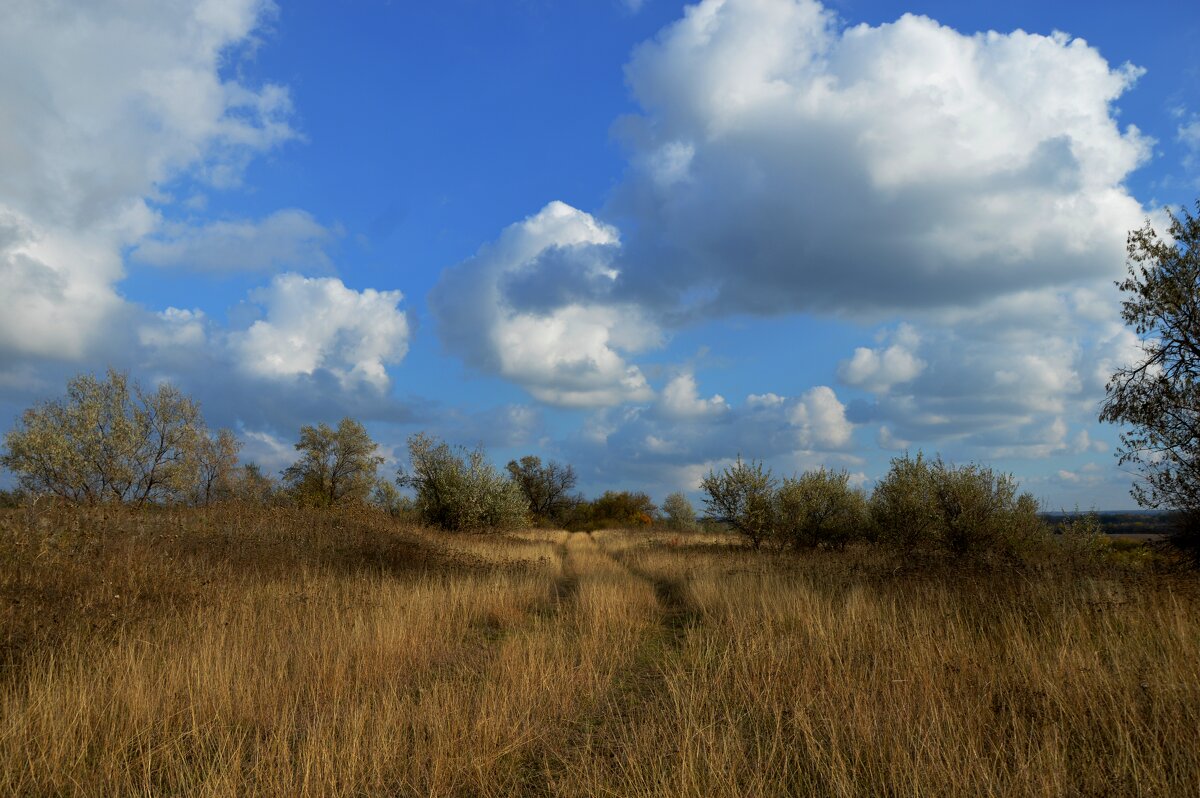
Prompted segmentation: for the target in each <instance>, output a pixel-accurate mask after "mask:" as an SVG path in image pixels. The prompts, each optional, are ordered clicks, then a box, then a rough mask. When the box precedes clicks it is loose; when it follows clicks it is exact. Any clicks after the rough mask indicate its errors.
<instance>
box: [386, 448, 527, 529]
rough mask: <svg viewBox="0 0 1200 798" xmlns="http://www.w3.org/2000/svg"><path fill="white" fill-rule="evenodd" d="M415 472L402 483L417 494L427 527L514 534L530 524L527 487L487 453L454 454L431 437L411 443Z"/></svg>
mask: <svg viewBox="0 0 1200 798" xmlns="http://www.w3.org/2000/svg"><path fill="white" fill-rule="evenodd" d="M408 459H409V464H410V467H411V469H412V470H411V471H410V472H405V471H401V472H400V474H399V475H398V476H397V478H396V482H397V484H399V485H400V486H401V487H407V488H411V489H412V490H413V491H414V492H415V493H416V502H415V505H416V510H417V512H418V513H419V514H420V516H421V519H422V520H423V521H425V523H427V524H430V525H432V526H438V527H441V528H442V529H449V530H454V531H462V530H485V529H511V528H514V527H518V526H521V525H522V524H524V523H525V522H526V521H527V516H528V513H529V502H528V501H527V500H526V498H525V494H524V493H523V492H522V490H521V487H520V486H519V485H518V484H517V483H516V482H515V481H513V480H512V479H510V478H509V477H507V476H505V475H504V474H503V473H502V472H501V471H500V470H499V469H497V468H496V467H495V466H494V465H492V463H491V462H489V461H488V459H487V455H486V453H485V452H484V451H483V449H482V448H476V449H472V450H469V451H468V450H466V449H464V448H462V447H458V449H457V450H456V449H452V448H451V447H450V445H449V444H447V443H446V442H444V441H441V440H439V439H437V438H434V437H432V436H429V435H426V434H425V433H423V432H422V433H418V434H416V435H413V436H411V437H410V438H409V439H408Z"/></svg>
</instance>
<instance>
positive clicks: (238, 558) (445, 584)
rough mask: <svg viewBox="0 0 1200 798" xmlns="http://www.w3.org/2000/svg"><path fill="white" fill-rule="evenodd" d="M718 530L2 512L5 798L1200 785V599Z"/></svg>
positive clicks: (1154, 588)
mask: <svg viewBox="0 0 1200 798" xmlns="http://www.w3.org/2000/svg"><path fill="white" fill-rule="evenodd" d="M893 557H894V555H886V554H884V553H881V552H879V551H872V550H868V549H855V548H851V549H850V550H848V551H846V552H840V553H822V552H817V553H812V554H806V555H794V554H779V553H755V552H752V551H750V550H748V549H746V548H744V547H742V546H741V545H740V543H739V542H738V541H737V540H735V539H732V538H727V537H723V536H721V535H714V534H698V535H672V534H665V533H664V534H658V533H647V532H625V531H605V532H596V533H592V534H585V533H574V534H571V533H566V532H555V531H527V532H523V533H519V534H510V535H495V536H483V535H462V536H450V535H445V534H440V533H433V532H429V531H424V530H419V529H413V528H406V527H401V526H396V525H394V524H392V523H391V522H390V521H388V520H387V519H386V518H384V517H382V516H379V515H376V514H369V513H367V514H363V515H360V516H347V515H333V514H318V513H306V512H302V511H297V510H262V509H244V510H238V509H236V508H223V509H216V510H190V511H180V512H166V511H164V512H160V513H155V514H152V515H146V514H142V515H137V514H133V513H129V512H124V511H101V510H97V511H78V510H73V511H49V512H46V513H42V514H37V513H26V512H24V511H21V512H8V513H5V514H3V515H0V641H3V650H2V651H0V662H2V663H3V665H2V670H0V795H19V796H52V795H53V796H96V795H113V796H140V795H144V796H151V795H154V796H162V795H187V796H235V795H236V796H250V795H263V796H317V795H345V796H404V795H411V796H426V795H437V796H474V795H479V796H510V795H533V796H538V795H564V796H603V795H632V796H642V795H645V796H651V795H654V796H730V797H731V798H732V797H733V796H737V797H738V798H741V797H742V796H776V795H815V796H880V795H927V796H964V795H994V796H1014V795H1016V796H1024V795H1030V796H1032V795H1053V796H1059V795H1088V796H1107V795H1122V796H1123V795H1162V796H1167V795H1195V794H1198V793H1200V746H1198V745H1197V736H1196V735H1197V729H1200V590H1198V589H1197V583H1196V577H1195V575H1194V574H1189V573H1175V574H1173V573H1159V572H1154V571H1153V569H1152V568H1150V566H1148V565H1145V564H1144V563H1142V564H1139V562H1140V561H1138V560H1136V558H1134V559H1129V560H1128V561H1122V562H1124V564H1093V565H1090V566H1086V567H1085V566H1083V565H1079V566H1071V567H1067V566H1065V565H1064V566H1061V567H1051V566H1038V567H1034V566H1023V567H1020V568H1017V569H1007V570H1005V569H995V568H993V569H984V568H982V567H973V568H951V567H949V566H947V565H946V564H944V563H937V562H929V563H905V562H901V561H899V560H896V559H893Z"/></svg>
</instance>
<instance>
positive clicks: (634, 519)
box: [591, 490, 658, 529]
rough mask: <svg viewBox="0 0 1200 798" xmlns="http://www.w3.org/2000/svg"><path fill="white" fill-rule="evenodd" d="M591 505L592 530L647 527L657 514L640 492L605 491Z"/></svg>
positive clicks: (654, 507) (651, 504) (652, 503)
mask: <svg viewBox="0 0 1200 798" xmlns="http://www.w3.org/2000/svg"><path fill="white" fill-rule="evenodd" d="M591 505H592V507H591V526H592V528H593V529H603V528H605V527H639V526H649V525H650V524H651V523H653V522H654V515H655V514H656V513H657V512H658V507H656V506H655V505H654V502H653V501H652V500H651V499H650V497H649V496H648V495H647V494H645V493H643V492H641V491H637V492H634V491H628V490H621V491H616V490H606V491H604V493H603V494H602V495H601V496H599V497H598V498H596V499H595V500H594V501H593V502H592V503H591Z"/></svg>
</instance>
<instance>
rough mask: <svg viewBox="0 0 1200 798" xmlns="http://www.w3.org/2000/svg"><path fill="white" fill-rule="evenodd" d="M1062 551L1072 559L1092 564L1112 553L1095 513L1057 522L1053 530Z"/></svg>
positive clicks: (1079, 514)
mask: <svg viewBox="0 0 1200 798" xmlns="http://www.w3.org/2000/svg"><path fill="white" fill-rule="evenodd" d="M1054 531H1055V532H1056V533H1057V534H1058V536H1059V537H1058V540H1059V543H1060V545H1061V546H1062V547H1063V550H1064V551H1065V552H1066V553H1067V555H1068V556H1070V557H1071V558H1073V559H1077V560H1082V561H1085V562H1094V561H1097V560H1101V559H1103V558H1104V557H1105V556H1106V555H1107V554H1108V553H1109V552H1110V551H1112V543H1111V542H1110V541H1109V538H1108V535H1106V534H1104V528H1103V527H1102V526H1101V525H1100V517H1099V516H1097V515H1096V514H1095V513H1079V512H1078V511H1076V513H1075V514H1074V515H1069V516H1067V517H1065V518H1063V520H1062V521H1060V522H1058V524H1057V526H1056V528H1055V530H1054Z"/></svg>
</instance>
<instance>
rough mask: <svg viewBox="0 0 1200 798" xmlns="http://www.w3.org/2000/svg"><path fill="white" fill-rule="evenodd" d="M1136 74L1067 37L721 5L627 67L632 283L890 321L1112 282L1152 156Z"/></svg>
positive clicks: (723, 307) (790, 7)
mask: <svg viewBox="0 0 1200 798" xmlns="http://www.w3.org/2000/svg"><path fill="white" fill-rule="evenodd" d="M1138 74H1139V71H1138V70H1137V69H1136V68H1133V67H1130V66H1125V67H1120V68H1115V69H1114V68H1112V67H1110V66H1109V64H1108V63H1107V62H1106V61H1105V60H1104V59H1103V58H1102V57H1101V56H1100V54H1099V53H1098V52H1097V51H1096V50H1095V49H1093V48H1091V47H1089V46H1088V45H1087V44H1086V43H1085V42H1084V41H1082V40H1079V39H1071V38H1070V37H1068V36H1066V35H1063V34H1055V35H1053V36H1039V35H1034V34H1028V33H1024V32H1022V31H1017V32H1014V33H1011V34H1000V33H984V34H976V35H963V34H961V33H959V32H957V31H955V30H953V29H951V28H947V27H944V26H941V25H939V24H938V23H936V22H934V21H933V20H930V19H927V18H924V17H917V16H911V15H906V16H904V17H902V18H901V19H899V20H898V21H896V22H894V23H892V24H886V25H881V26H878V27H870V26H867V25H860V26H857V27H853V28H849V29H846V30H839V29H838V27H837V26H836V24H835V20H834V18H833V16H832V15H831V14H830V13H829V12H828V11H826V10H825V9H824V8H823V7H822V6H821V5H819V4H818V3H816V2H812V1H811V0H744V1H737V0H705V1H704V2H702V3H700V4H699V5H697V6H694V7H691V8H689V9H688V10H687V12H686V14H685V16H684V17H683V19H681V20H679V21H678V22H676V23H675V24H673V25H671V26H670V27H668V28H667V29H665V30H664V31H663V32H662V33H661V34H660V35H659V36H658V37H657V38H656V39H655V40H654V41H652V42H649V43H647V44H645V45H643V46H642V47H640V48H639V49H638V50H637V51H636V53H635V55H634V57H633V59H632V61H631V62H630V64H629V65H628V67H627V75H628V80H629V83H630V85H631V87H632V89H633V92H634V95H635V97H636V98H637V100H638V102H639V103H640V104H641V106H642V108H643V109H644V110H643V112H642V113H641V114H640V115H637V116H633V117H630V118H628V119H625V120H623V121H622V123H621V124H620V125H619V127H618V129H619V130H620V131H621V135H622V136H623V138H624V139H625V141H626V142H627V143H628V145H629V147H630V148H631V162H630V167H629V171H628V175H627V177H626V180H625V181H624V183H623V185H622V186H621V187H620V189H619V190H618V192H617V194H616V196H615V199H614V201H613V202H612V204H611V206H610V207H609V209H608V212H609V214H610V217H611V218H613V219H617V220H621V223H622V224H624V220H629V221H631V222H632V223H633V225H632V226H631V228H630V235H629V236H628V242H627V245H626V247H625V249H626V251H625V256H624V258H623V261H622V277H621V289H622V290H623V291H624V292H626V293H627V294H628V295H631V296H636V297H639V298H640V299H642V300H643V301H650V302H654V303H656V304H658V305H659V306H662V307H677V306H678V305H680V304H683V305H688V304H689V303H691V305H692V306H693V309H694V310H695V311H696V312H697V313H699V312H703V313H705V314H708V313H711V312H714V311H716V312H723V313H730V312H751V313H781V312H790V311H798V310H799V311H819V312H831V311H834V312H836V311H843V312H852V313H875V312H881V311H882V312H895V311H904V310H906V309H924V308H931V307H945V306H955V305H964V304H973V303H975V302H977V301H980V300H982V299H986V298H990V297H993V296H995V295H997V294H1003V293H1010V292H1014V291H1019V290H1030V289H1033V288H1037V287H1039V286H1056V285H1063V284H1067V283H1071V282H1073V281H1077V280H1093V279H1096V278H1105V279H1107V278H1111V277H1112V276H1113V275H1115V274H1116V273H1118V272H1119V271H1120V266H1121V262H1122V254H1123V247H1122V243H1123V239H1124V235H1125V231H1126V230H1128V229H1129V228H1130V227H1132V226H1135V225H1136V224H1138V223H1139V221H1140V220H1141V218H1142V216H1143V210H1142V208H1141V206H1140V205H1139V203H1138V202H1137V201H1136V200H1134V199H1133V198H1132V197H1131V196H1130V195H1129V193H1128V192H1127V191H1126V189H1125V188H1124V186H1123V183H1122V181H1123V180H1124V179H1125V177H1126V176H1127V175H1128V174H1129V173H1130V171H1131V170H1133V169H1134V168H1135V167H1136V166H1137V165H1138V164H1139V163H1141V162H1142V161H1143V160H1144V159H1145V158H1146V157H1147V156H1148V150H1149V146H1148V142H1147V141H1146V140H1145V139H1144V138H1143V137H1142V136H1141V135H1140V134H1139V132H1138V131H1137V130H1136V128H1134V127H1132V126H1129V127H1127V128H1125V129H1124V130H1122V129H1121V128H1120V127H1119V126H1118V124H1117V122H1116V119H1115V112H1114V109H1113V103H1114V101H1115V100H1116V99H1117V98H1118V97H1120V95H1121V94H1122V93H1123V92H1124V91H1125V90H1126V89H1127V88H1128V87H1129V86H1130V85H1131V84H1132V83H1133V82H1134V80H1135V79H1136V77H1137V75H1138Z"/></svg>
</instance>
